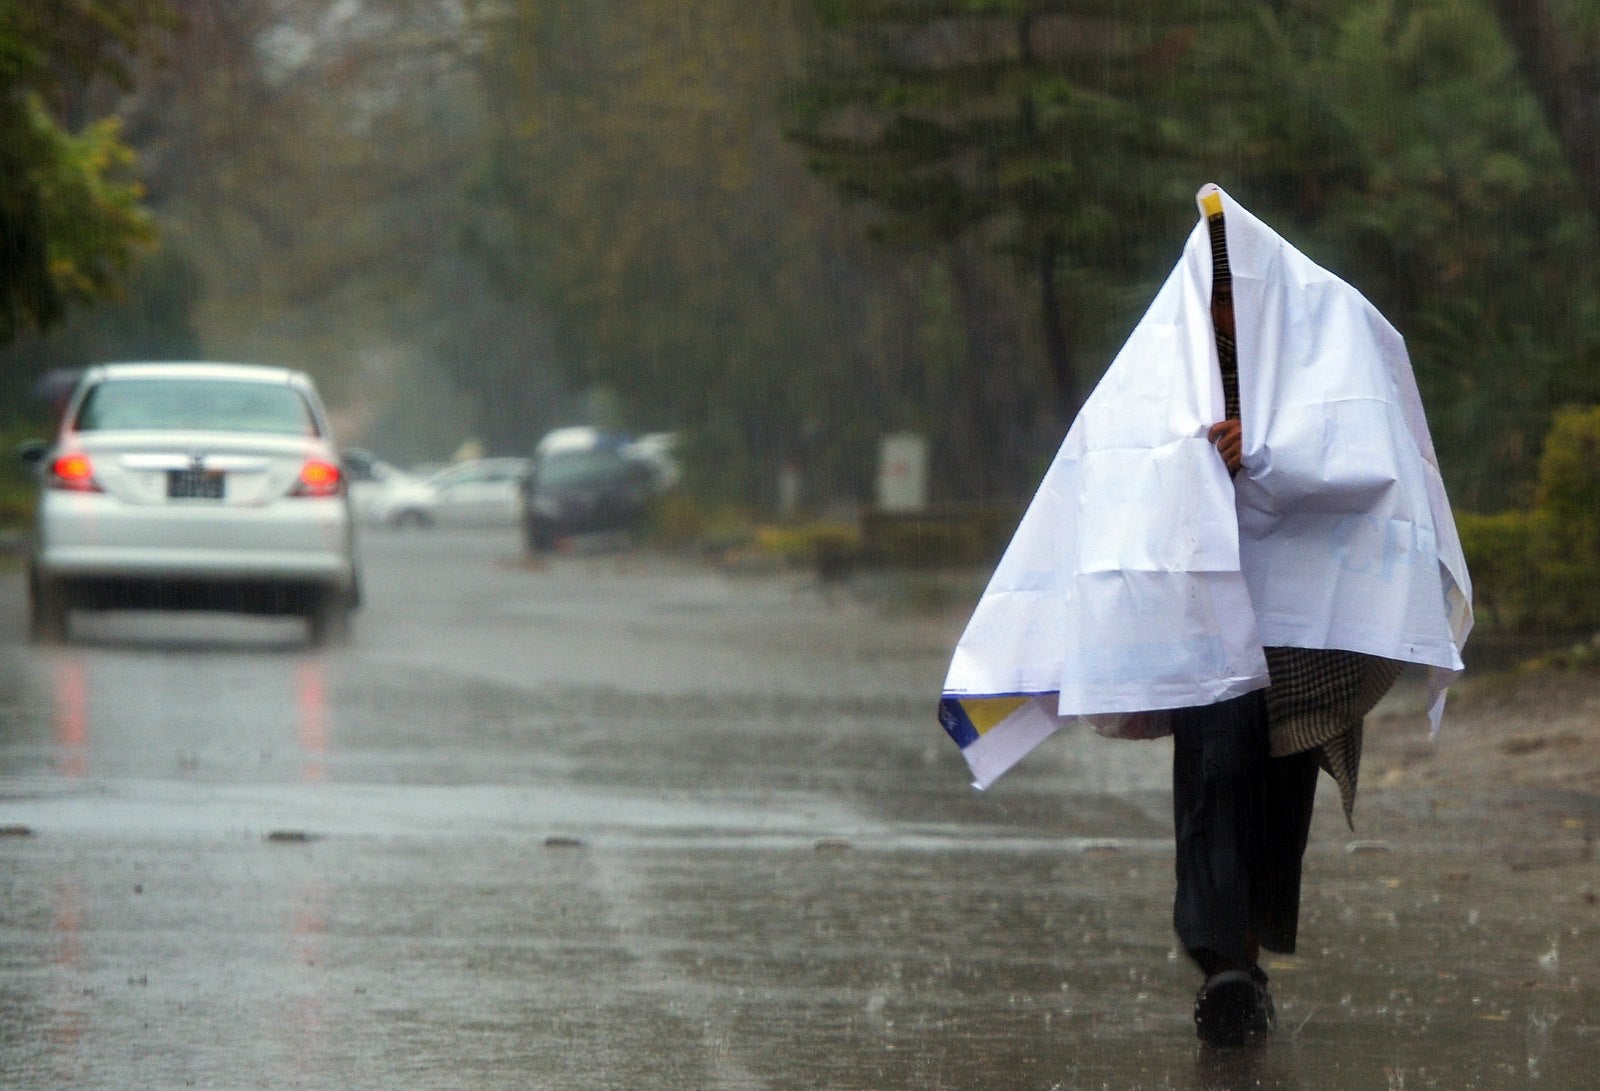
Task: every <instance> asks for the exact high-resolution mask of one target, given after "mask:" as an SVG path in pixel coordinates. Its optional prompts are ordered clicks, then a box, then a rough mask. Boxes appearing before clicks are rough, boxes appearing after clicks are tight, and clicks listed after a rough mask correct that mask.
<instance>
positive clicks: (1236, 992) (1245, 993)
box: [1194, 970, 1276, 1046]
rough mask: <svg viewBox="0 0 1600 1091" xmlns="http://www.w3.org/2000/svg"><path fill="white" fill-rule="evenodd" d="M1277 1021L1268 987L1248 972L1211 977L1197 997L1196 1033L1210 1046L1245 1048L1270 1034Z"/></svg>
mask: <svg viewBox="0 0 1600 1091" xmlns="http://www.w3.org/2000/svg"><path fill="white" fill-rule="evenodd" d="M1257 973H1259V971H1257ZM1261 977H1262V978H1265V977H1266V975H1265V974H1261ZM1275 1021H1276V1016H1275V1014H1274V1012H1273V1009H1272V997H1271V996H1270V995H1269V994H1268V993H1267V989H1266V986H1265V985H1264V984H1263V983H1262V981H1261V980H1258V979H1257V977H1256V976H1255V975H1254V974H1251V973H1250V972H1248V971H1246V970H1225V971H1223V972H1222V973H1220V974H1213V975H1211V976H1210V977H1209V978H1207V979H1206V983H1205V984H1204V985H1202V986H1201V987H1200V993H1199V995H1197V996H1196V997H1195V998H1194V1029H1195V1033H1196V1034H1198V1035H1199V1036H1200V1040H1201V1041H1202V1042H1205V1043H1206V1044H1207V1045H1213V1046H1240V1045H1244V1044H1245V1043H1246V1042H1248V1041H1250V1040H1252V1039H1255V1038H1260V1037H1262V1036H1264V1035H1266V1034H1269V1033H1270V1032H1271V1031H1272V1027H1273V1024H1274V1023H1275Z"/></svg>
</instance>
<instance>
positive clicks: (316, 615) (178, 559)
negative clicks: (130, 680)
mask: <svg viewBox="0 0 1600 1091" xmlns="http://www.w3.org/2000/svg"><path fill="white" fill-rule="evenodd" d="M23 457H24V458H25V459H28V460H29V461H32V462H34V463H35V464H36V469H37V473H38V477H39V482H40V495H39V505H38V514H37V523H36V528H35V536H34V542H33V549H32V554H31V558H30V571H29V590H30V595H31V605H32V610H31V614H30V617H31V631H32V635H33V637H34V638H35V639H36V640H42V641H55V640H60V639H63V638H64V637H65V636H66V635H67V632H68V615H69V611H71V610H73V609H87V610H106V609H158V610H226V611H236V612H243V613H254V614H298V615H300V616H303V617H305V618H306V619H307V621H308V624H309V632H310V637H311V639H312V641H313V642H314V643H321V642H324V641H326V640H329V639H338V638H342V637H344V636H345V635H346V634H347V633H348V629H349V618H350V611H351V610H352V609H353V608H354V607H355V606H356V605H357V604H358V602H359V599H360V593H359V581H358V579H357V569H356V561H355V554H354V550H353V546H352V530H351V518H350V506H349V501H348V497H347V496H346V485H345V478H344V474H343V472H342V471H341V469H340V460H339V452H338V450H337V448H336V447H335V445H334V442H333V439H332V436H331V435H330V433H329V429H328V420H327V413H326V410H325V409H324V408H323V405H322V401H321V399H320V398H319V397H318V396H317V392H316V388H315V387H314V386H313V385H312V382H311V379H310V378H309V377H308V376H306V375H305V374H303V373H301V372H298V371H291V370H288V369H285V368H275V367H259V366H254V365H244V364H216V363H150V364H143V363H141V364H107V365H102V366H98V367H92V368H89V369H87V370H86V371H85V372H84V374H83V377H82V379H81V380H80V381H79V383H78V386H77V389H76V390H75V391H74V392H73V394H72V397H71V399H70V401H69V402H68V403H67V407H66V411H65V413H64V414H63V417H62V423H61V428H60V432H59V434H58V435H57V436H56V439H55V441H54V443H50V444H46V443H35V444H30V445H27V446H26V447H25V448H24V450H23Z"/></svg>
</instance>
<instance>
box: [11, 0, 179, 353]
mask: <svg viewBox="0 0 1600 1091" xmlns="http://www.w3.org/2000/svg"><path fill="white" fill-rule="evenodd" d="M170 15H171V12H170V9H169V8H168V6H167V4H166V3H165V0H54V2H50V3H39V4H32V3H27V4H24V3H7V4H5V5H3V6H0V344H4V343H6V342H9V341H10V340H12V339H13V338H14V337H15V336H16V335H17V334H18V332H19V331H21V330H23V329H27V328H44V327H48V326H50V325H52V324H54V323H56V322H59V321H60V320H61V318H62V316H63V315H64V313H65V311H66V308H67V306H68V305H69V304H70V303H73V302H82V301H87V300H91V299H95V298H99V297H103V296H106V295H110V294H113V293H115V292H116V291H117V290H118V289H119V288H120V287H121V285H122V282H123V278H124V276H125V274H126V271H127V269H128V267H129V266H130V264H131V263H132V261H133V259H134V256H135V255H136V254H137V253H138V252H139V251H141V250H143V249H145V248H147V247H148V246H149V245H150V244H151V243H152V242H153V240H154V226H153V223H152V221H151V219H150V216H149V214H148V212H147V211H146V210H145V209H144V208H143V207H142V205H141V198H142V197H143V190H142V188H141V187H140V185H139V183H138V182H137V181H136V180H135V178H134V177H133V170H132V168H133V154H132V152H131V151H130V150H129V149H128V147H127V145H126V144H125V143H124V142H123V141H122V139H121V134H120V129H119V123H118V122H117V121H116V120H115V119H114V118H102V119H100V120H95V121H89V122H84V121H83V119H82V118H81V117H80V116H78V115H80V114H81V113H82V112H83V110H82V104H83V103H84V101H85V100H86V98H87V95H88V92H89V90H90V89H91V87H92V85H93V84H94V82H95V81H96V80H99V79H110V80H114V81H118V82H120V83H122V84H126V83H127V81H128V79H129V71H130V69H129V67H128V65H129V63H130V61H131V58H132V56H133V54H134V52H135V51H136V50H137V49H138V48H139V47H140V46H141V45H142V44H144V43H145V42H146V40H147V36H148V34H149V32H151V31H153V30H158V29H162V28H164V27H167V26H170V22H169V19H170Z"/></svg>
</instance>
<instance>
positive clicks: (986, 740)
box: [941, 186, 1472, 786]
mask: <svg viewBox="0 0 1600 1091" xmlns="http://www.w3.org/2000/svg"><path fill="white" fill-rule="evenodd" d="M1211 193H1215V194H1217V195H1218V196H1220V198H1221V200H1222V203H1223V209H1224V220H1225V224H1226V229H1227V242H1228V253H1229V259H1230V266H1231V269H1232V274H1233V298H1234V314H1235V326H1236V331H1237V333H1236V337H1237V344H1238V357H1239V387H1240V391H1239V393H1240V415H1241V418H1242V421H1243V428H1244V466H1243V469H1242V470H1241V471H1240V472H1239V474H1238V475H1237V476H1236V477H1235V478H1233V479H1231V480H1230V478H1229V476H1228V473H1227V470H1226V468H1225V467H1224V466H1223V463H1222V460H1221V458H1220V456H1219V455H1218V454H1217V452H1216V450H1215V449H1214V447H1213V446H1212V445H1211V443H1210V442H1209V441H1208V440H1207V438H1206V435H1207V432H1208V431H1209V429H1210V427H1211V425H1213V424H1214V423H1216V422H1217V421H1219V420H1221V419H1222V417H1223V412H1224V410H1223V396H1222V382H1221V373H1220V371H1219V368H1218V364H1217V351H1216V339H1215V335H1214V332H1213V329H1212V321H1211V311H1210V298H1211V277H1212V263H1211V244H1210V239H1209V236H1208V233H1207V229H1206V223H1205V220H1204V217H1203V216H1202V218H1201V220H1200V222H1199V223H1198V224H1197V225H1196V227H1195V230H1194V232H1193V233H1192V234H1191V235H1190V237H1189V240H1188V244H1187V245H1186V247H1185V249H1184V253H1183V257H1182V259H1181V260H1180V261H1179V263H1178V265H1177V267H1176V268H1175V269H1173V271H1172V273H1171V275H1170V276H1169V277H1168V278H1167V281H1166V283H1165V284H1164V285H1163V286H1162V288H1161V290H1160V292H1159V293H1158V294H1157V295H1156V298H1155V300H1154V301H1153V302H1152V304H1151V306H1150V309H1149V310H1148V311H1147V312H1146V314H1145V315H1144V318H1143V319H1142V320H1141V321H1140V322H1139V324H1138V326H1137V327H1136V328H1135V329H1134V331H1133V333H1132V335H1131V336H1130V337H1129V338H1128V341H1127V344H1126V345H1124V346H1123V348H1122V351H1121V352H1119V353H1118V354H1117V357H1116V358H1115V359H1114V360H1113V361H1112V363H1111V366H1110V367H1109V368H1108V369H1107V371H1106V373H1105V376H1104V377H1103V378H1102V379H1101V381H1100V383H1099V384H1098V385H1097V386H1096V388H1095V390H1094V391H1093V393H1092V394H1091V395H1090V396H1089V399H1088V400H1087V402H1086V403H1085V404H1084V407H1083V410H1082V412H1081V413H1080V414H1079V415H1078V418H1077V420H1076V421H1075V422H1074V423H1073V425H1072V428H1071V430H1070V431H1069V432H1068V433H1067V437H1066V440H1065V442H1063V444H1062V446H1061V449H1060V451H1059V452H1058V453H1057V455H1056V457H1055V460H1054V462H1053V463H1052V464H1051V466H1050V469H1049V470H1048V472H1047V473H1046V475H1045V478H1044V481H1043V482H1042V484H1041V485H1040V487H1039V491H1038V493H1037V494H1036V496H1035V497H1034V499H1033V502H1032V504H1031V505H1030V506H1029V508H1028V510H1027V512H1026V514H1025V515H1024V517H1023V519H1022V522H1021V524H1020V526H1019V527H1018V529H1017V532H1016V535H1015V537H1014V538H1013V539H1012V542H1011V545H1010V547H1009V548H1008V549H1007V551H1006V553H1005V556H1004V557H1003V559H1002V560H1001V562H1000V564H999V566H998V567H997V568H996V570H995V573H994V576H993V578H992V579H991V581H990V583H989V586H988V589H987V590H986V591H985V593H984V595H983V597H982V599H981V600H980V602H979V604H978V607H977V609H976V611H975V612H974V614H973V617H972V620H971V622H970V623H969V624H968V626H967V629H966V631H965V633H964V634H963V635H962V637H961V639H960V641H959V642H958V644H957V646H956V649H955V653H954V656H953V658H952V662H951V665H950V670H949V674H948V676H947V677H946V680H945V685H944V697H945V701H944V702H943V703H942V705H941V720H943V721H944V722H945V726H946V727H947V729H950V730H951V734H952V735H953V736H955V737H956V740H957V742H958V743H961V744H962V745H963V748H964V750H967V751H969V761H970V759H971V758H973V757H974V756H975V753H973V752H970V751H971V748H972V746H973V745H976V744H978V743H980V742H981V744H982V745H981V746H980V747H979V752H981V753H982V754H983V755H984V758H983V763H982V764H983V768H982V769H981V770H980V769H978V768H977V767H976V766H975V767H974V773H975V775H976V776H977V779H978V783H979V785H980V786H984V785H986V784H988V783H992V781H993V780H994V779H995V778H996V777H998V776H999V775H1000V774H1001V773H1003V772H1004V771H1005V769H1007V768H1009V767H1010V766H1011V765H1012V764H1014V763H1015V761H1016V760H1018V759H1020V758H1021V757H1022V756H1023V754H1025V753H1026V752H1027V751H1028V750H1030V749H1032V747H1033V746H1036V745H1037V744H1038V743H1039V742H1040V741H1042V739H1043V738H1044V737H1046V736H1047V735H1048V733H1049V732H1048V731H1045V730H1042V729H1041V724H1040V719H1039V717H1040V715H1041V710H1043V714H1045V715H1053V719H1054V726H1057V727H1059V726H1060V725H1061V724H1064V723H1066V722H1067V721H1069V720H1070V719H1072V718H1074V717H1083V718H1086V719H1088V720H1089V722H1090V723H1091V724H1093V725H1095V726H1096V727H1097V728H1098V729H1100V730H1102V731H1105V732H1106V733H1110V734H1120V735H1130V736H1133V735H1148V734H1153V733H1158V732H1159V730H1160V724H1161V719H1162V718H1161V717H1159V716H1153V715H1150V714H1151V713H1156V712H1158V711H1159V710H1165V709H1173V708H1182V707H1188V706H1194V705H1202V704H1210V703H1213V702H1216V701H1220V700H1224V699H1227V698H1229V697H1234V696H1237V695H1239V694H1241V693H1246V692H1248V691H1250V690H1252V689H1256V688H1260V687H1262V686H1265V685H1266V684H1267V682H1268V677H1267V666H1266V659H1265V656H1264V654H1263V651H1262V648H1263V646H1279V645H1281V646H1290V647H1304V648H1337V649H1345V650H1349V651H1357V652H1365V653H1368V654H1371V655H1379V656H1385V657H1387V658H1390V659H1397V660H1402V661H1405V662H1409V663H1418V664H1423V665H1426V666H1428V667H1429V668H1431V683H1432V689H1433V694H1432V697H1433V699H1432V700H1431V702H1430V714H1431V716H1432V718H1433V722H1434V726H1435V728H1437V726H1438V722H1439V715H1440V712H1441V710H1442V708H1443V695H1444V690H1445V688H1446V687H1447V686H1448V685H1449V683H1450V682H1451V681H1452V680H1453V679H1454V678H1455V677H1456V676H1457V675H1459V673H1460V671H1461V669H1462V664H1461V654H1460V653H1461V648H1462V646H1463V644H1464V643H1465V641H1466V638H1467V634H1468V632H1469V631H1470V629H1471V626H1472V610H1471V584H1470V581H1469V579H1468V575H1467V569H1466V563H1465V561H1464V560H1463V559H1462V555H1461V545H1460V542H1459V540H1458V538H1457V536H1456V530H1455V523H1454V520H1453V519H1452V517H1451V514H1450V505H1449V501H1448V499H1447V498H1446V496H1445V490H1444V484H1443V481H1442V479H1441V477H1440V475H1439V469H1438V465H1437V462H1436V460H1435V456H1434V451H1433V444H1432V440H1431V439H1430V437H1429V435H1428V426H1427V421H1426V419H1425V417H1424V415H1423V409H1422V402H1421V399H1420V398H1419V396H1418V394H1417V387H1416V381H1415V379H1414V377H1413V375H1412V372H1411V364H1410V360H1409V358H1408V357H1407V355H1406V351H1405V344H1404V342H1403V340H1402V339H1401V337H1400V335H1399V334H1398V333H1397V332H1396V331H1395V330H1394V328H1393V327H1392V326H1390V325H1389V323H1388V322H1387V321H1386V320H1385V319H1384V318H1383V316H1382V315H1381V314H1379V313H1378V311H1377V310H1376V309H1375V308H1374V307H1373V306H1372V305H1371V304H1370V303H1368V302H1367V301H1366V299H1364V298H1363V297H1362V296H1361V295H1360V293H1358V292H1357V291H1356V290H1355V289H1353V288H1351V287H1350V286H1349V285H1347V284H1345V283H1344V282H1343V281H1341V280H1339V279H1338V278H1337V277H1335V276H1333V275H1332V274H1331V273H1328V272H1327V271H1325V270H1323V269H1321V268H1319V267H1318V266H1317V265H1315V264H1313V263H1312V262H1311V261H1310V260H1309V259H1308V258H1306V257H1305V255H1303V254H1301V253H1300V252H1299V251H1298V250H1296V249H1295V248H1294V247H1292V246H1290V245H1289V244H1288V243H1287V242H1285V241H1284V240H1283V239H1282V238H1280V237H1279V236H1278V235H1277V234H1276V233H1275V232H1273V231H1272V229H1271V228H1269V227H1267V226H1266V225H1265V224H1263V223H1262V222H1261V221H1259V220H1257V219H1256V218H1255V217H1254V216H1252V215H1251V214H1250V213H1249V212H1247V211H1246V210H1245V209H1243V208H1242V207H1240V206H1239V205H1238V204H1237V203H1236V202H1234V201H1233V200H1232V199H1231V198H1230V197H1228V195H1227V194H1225V193H1222V191H1221V190H1219V189H1217V188H1216V187H1215V186H1206V187H1205V188H1203V189H1202V190H1201V191H1200V193H1199V194H1198V195H1197V198H1196V199H1197V202H1198V201H1200V200H1202V199H1204V197H1205V196H1206V195H1207V194H1211ZM1016 697H1028V698H1032V700H1029V701H1028V702H1027V703H1026V705H1025V706H1023V707H1022V708H1021V709H1019V711H1018V712H1017V714H1016V715H1014V716H1011V717H1002V718H1001V719H1000V720H999V722H998V723H994V724H990V725H989V726H987V727H979V728H974V727H973V726H972V724H973V723H974V722H984V721H986V720H987V719H989V718H990V717H968V716H967V715H966V714H965V712H963V709H966V710H968V711H972V710H975V709H976V708H977V702H979V701H982V700H984V699H998V698H1016ZM1008 707H1009V706H1008ZM1024 713H1025V714H1026V715H1025V717H1024ZM1023 718H1025V719H1026V724H1025V725H1024V726H1021V727H1019V726H1018V725H1020V724H1021V723H1022V719H1023ZM1008 722H1009V723H1010V726H1009V727H1008ZM1008 734H1010V735H1011V736H1012V740H1013V741H1011V742H1008V741H1007V738H1006V736H1007V735H1008Z"/></svg>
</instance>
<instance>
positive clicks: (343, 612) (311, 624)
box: [306, 590, 352, 648]
mask: <svg viewBox="0 0 1600 1091" xmlns="http://www.w3.org/2000/svg"><path fill="white" fill-rule="evenodd" d="M351 609H352V604H351V601H350V595H349V594H348V593H347V592H345V591H340V590H328V591H322V592H319V593H318V594H317V596H316V598H315V599H314V600H313V601H312V604H311V609H310V611H309V612H308V613H307V615H306V626H307V631H308V635H309V636H310V638H311V643H312V645H313V646H315V647H319V648H320V647H326V646H327V645H329V644H343V643H344V642H345V641H347V640H349V639H350V613H351Z"/></svg>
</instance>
